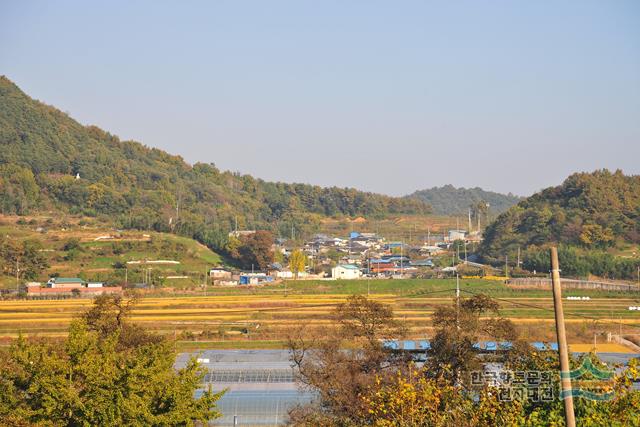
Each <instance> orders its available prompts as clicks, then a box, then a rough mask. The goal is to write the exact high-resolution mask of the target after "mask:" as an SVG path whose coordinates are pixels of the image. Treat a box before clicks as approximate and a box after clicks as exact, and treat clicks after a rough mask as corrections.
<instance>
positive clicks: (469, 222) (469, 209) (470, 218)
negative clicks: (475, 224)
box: [469, 207, 471, 233]
mask: <svg viewBox="0 0 640 427" xmlns="http://www.w3.org/2000/svg"><path fill="white" fill-rule="evenodd" d="M469 233H471V207H469Z"/></svg>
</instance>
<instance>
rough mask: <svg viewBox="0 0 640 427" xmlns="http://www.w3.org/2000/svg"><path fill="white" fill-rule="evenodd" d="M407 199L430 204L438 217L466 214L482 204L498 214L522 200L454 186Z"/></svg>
mask: <svg viewBox="0 0 640 427" xmlns="http://www.w3.org/2000/svg"><path fill="white" fill-rule="evenodd" d="M406 197H407V198H409V199H418V200H421V201H423V202H426V203H428V204H429V205H431V207H432V209H433V213H435V214H438V215H460V214H466V213H467V211H468V209H469V208H470V207H471V208H472V209H474V207H475V206H477V205H478V204H479V203H481V202H483V203H484V204H485V205H486V204H487V203H488V204H489V209H490V210H491V213H493V214H498V213H502V212H504V211H506V210H507V209H509V208H510V207H511V206H513V205H515V204H516V203H518V202H519V201H520V200H522V198H521V197H518V196H515V195H513V194H511V193H509V194H501V193H495V192H493V191H485V190H483V189H482V188H479V187H475V188H462V187H460V188H456V187H454V186H453V185H445V186H442V187H433V188H429V189H427V190H420V191H416V192H415V193H413V194H410V195H409V196H406Z"/></svg>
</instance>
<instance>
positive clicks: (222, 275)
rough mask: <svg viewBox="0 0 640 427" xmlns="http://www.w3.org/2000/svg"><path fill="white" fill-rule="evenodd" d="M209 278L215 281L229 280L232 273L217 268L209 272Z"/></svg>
mask: <svg viewBox="0 0 640 427" xmlns="http://www.w3.org/2000/svg"><path fill="white" fill-rule="evenodd" d="M209 277H211V278H213V279H229V278H231V272H230V271H228V270H225V269H224V268H220V267H216V268H212V269H211V270H209Z"/></svg>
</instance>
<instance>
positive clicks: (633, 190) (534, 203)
mask: <svg viewBox="0 0 640 427" xmlns="http://www.w3.org/2000/svg"><path fill="white" fill-rule="evenodd" d="M638 243H640V176H626V175H624V174H623V173H622V172H621V171H616V172H613V173H612V172H610V171H608V170H606V169H603V170H598V171H595V172H593V173H576V174H573V175H571V176H570V177H569V178H567V179H566V180H565V181H564V183H562V185H559V186H557V187H551V188H547V189H545V190H543V191H541V192H539V193H537V194H535V195H533V196H531V197H529V198H527V199H525V200H523V201H522V202H520V203H518V205H516V206H514V207H513V208H511V209H509V210H508V211H507V212H505V213H503V214H501V215H500V216H499V217H498V218H497V219H496V221H494V222H493V223H492V224H490V226H489V227H488V228H487V230H486V231H485V234H484V241H483V243H482V245H481V247H480V254H481V255H482V256H483V258H484V259H485V260H486V261H488V262H493V263H499V262H501V263H504V260H505V257H507V258H509V259H511V260H515V259H516V256H517V252H518V250H519V249H520V250H521V251H527V252H530V253H532V254H535V253H536V251H537V250H538V249H540V248H545V247H546V246H548V245H550V244H555V245H558V244H560V245H564V246H565V247H566V252H565V257H567V260H570V262H571V263H572V264H573V265H572V266H571V267H570V269H571V271H575V275H578V276H582V275H587V274H597V275H604V276H609V277H614V276H615V277H617V278H632V275H630V274H629V269H630V267H629V265H633V264H634V262H635V261H632V260H629V261H624V260H623V259H615V257H614V256H613V255H609V254H607V252H609V253H610V252H614V253H615V252H617V250H618V249H620V248H622V247H623V246H625V245H628V244H638ZM571 248H573V249H571ZM537 260H538V257H537V256H535V255H532V256H531V257H530V261H526V262H525V267H526V266H527V265H529V266H535V265H539V261H537ZM566 264H567V263H565V265H563V269H564V270H565V271H567V269H568V268H569V266H568V265H566ZM547 265H548V263H547ZM589 265H590V266H589Z"/></svg>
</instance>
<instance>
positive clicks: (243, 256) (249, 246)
mask: <svg viewBox="0 0 640 427" xmlns="http://www.w3.org/2000/svg"><path fill="white" fill-rule="evenodd" d="M273 241H274V240H273V234H271V232H270V231H264V230H259V231H256V232H255V233H253V234H251V235H249V236H246V237H244V238H242V239H241V243H240V246H239V247H238V258H237V261H238V262H239V263H240V264H241V265H242V266H243V267H244V268H246V269H249V268H251V267H252V266H253V267H254V268H257V269H259V270H264V269H266V268H268V267H269V265H270V264H272V263H273V256H274V255H273Z"/></svg>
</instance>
